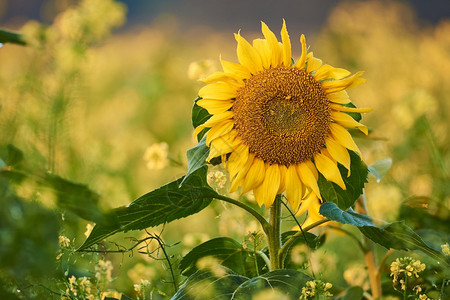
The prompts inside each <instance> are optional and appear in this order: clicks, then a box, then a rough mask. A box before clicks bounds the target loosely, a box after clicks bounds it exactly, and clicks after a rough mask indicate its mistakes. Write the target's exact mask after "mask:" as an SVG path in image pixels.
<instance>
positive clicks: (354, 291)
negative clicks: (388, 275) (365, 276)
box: [336, 286, 364, 300]
mask: <svg viewBox="0 0 450 300" xmlns="http://www.w3.org/2000/svg"><path fill="white" fill-rule="evenodd" d="M363 294H364V290H363V289H362V288H361V287H359V286H352V287H349V288H348V289H347V290H346V291H345V294H344V295H342V296H340V297H337V298H336V300H361V299H362V298H363Z"/></svg>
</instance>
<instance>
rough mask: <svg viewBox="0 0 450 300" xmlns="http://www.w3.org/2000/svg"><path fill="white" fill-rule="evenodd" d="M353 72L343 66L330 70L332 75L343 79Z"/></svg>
mask: <svg viewBox="0 0 450 300" xmlns="http://www.w3.org/2000/svg"><path fill="white" fill-rule="evenodd" d="M350 74H352V73H351V72H350V71H348V70H346V69H342V68H334V67H333V68H332V69H331V70H330V77H331V78H334V79H342V78H345V77H347V76H349V75H350Z"/></svg>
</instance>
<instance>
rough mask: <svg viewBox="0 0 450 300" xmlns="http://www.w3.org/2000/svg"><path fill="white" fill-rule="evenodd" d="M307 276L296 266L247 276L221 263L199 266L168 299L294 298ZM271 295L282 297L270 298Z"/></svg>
mask: <svg viewBox="0 0 450 300" xmlns="http://www.w3.org/2000/svg"><path fill="white" fill-rule="evenodd" d="M310 280H313V278H311V277H310V276H308V275H306V274H304V273H302V272H299V271H296V270H286V269H284V270H276V271H272V272H269V273H266V274H264V275H261V276H258V277H254V278H251V279H249V278H247V277H244V276H240V275H237V274H235V273H234V272H233V271H231V270H230V269H227V268H225V267H220V266H219V267H217V268H215V269H213V270H207V269H202V270H199V271H197V272H196V273H194V274H193V275H192V276H190V277H189V278H188V279H187V280H186V282H185V283H184V284H183V286H181V288H180V289H179V290H178V292H177V293H176V294H175V295H174V296H173V297H172V300H206V299H208V300H209V299H214V300H231V299H233V300H243V299H248V300H251V299H255V298H254V296H255V295H259V296H262V295H265V296H267V297H264V299H295V300H298V299H299V297H300V295H301V291H302V287H303V286H305V285H306V282H307V281H310ZM275 296H278V297H280V296H281V297H282V298H274V297H275Z"/></svg>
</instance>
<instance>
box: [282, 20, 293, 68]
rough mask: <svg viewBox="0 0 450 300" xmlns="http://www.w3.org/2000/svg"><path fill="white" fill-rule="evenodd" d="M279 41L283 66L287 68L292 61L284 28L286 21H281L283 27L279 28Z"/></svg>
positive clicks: (289, 43)
mask: <svg viewBox="0 0 450 300" xmlns="http://www.w3.org/2000/svg"><path fill="white" fill-rule="evenodd" d="M281 41H282V43H283V64H284V66H285V67H289V66H290V65H291V61H292V55H291V39H290V38H289V34H288V32H287V28H286V21H285V20H284V19H283V27H282V28H281Z"/></svg>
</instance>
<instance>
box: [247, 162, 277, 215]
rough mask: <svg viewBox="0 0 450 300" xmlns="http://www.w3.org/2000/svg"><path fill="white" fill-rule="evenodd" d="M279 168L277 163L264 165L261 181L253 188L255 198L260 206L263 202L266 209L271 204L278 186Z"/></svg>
mask: <svg viewBox="0 0 450 300" xmlns="http://www.w3.org/2000/svg"><path fill="white" fill-rule="evenodd" d="M280 179H281V178H280V169H279V168H278V165H277V164H273V165H269V164H267V165H266V172H265V176H264V180H263V182H262V183H261V184H260V185H259V187H257V188H256V189H254V190H253V192H254V195H255V199H256V201H257V202H258V204H259V205H260V206H261V205H262V204H264V206H265V207H266V209H268V208H269V207H270V206H272V203H273V201H274V200H275V196H276V195H277V191H278V188H279V186H280Z"/></svg>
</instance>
